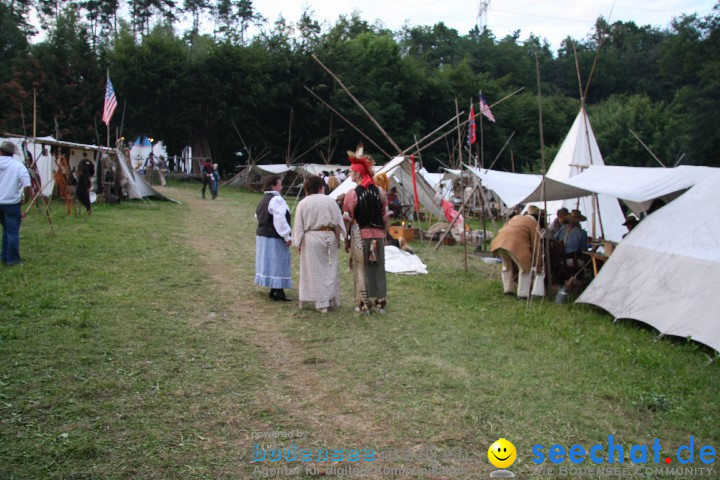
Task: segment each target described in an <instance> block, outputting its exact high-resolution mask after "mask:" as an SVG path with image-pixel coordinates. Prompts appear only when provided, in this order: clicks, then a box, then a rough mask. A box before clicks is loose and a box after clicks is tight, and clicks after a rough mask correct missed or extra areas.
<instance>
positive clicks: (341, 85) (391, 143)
mask: <svg viewBox="0 0 720 480" xmlns="http://www.w3.org/2000/svg"><path fill="white" fill-rule="evenodd" d="M312 58H313V59H314V60H315V61H316V62H317V63H318V64H319V65H320V66H321V67H322V68H323V70H325V71H326V72H327V73H329V74H330V76H331V77H333V78H334V79H335V81H336V82H338V85H340V87H341V88H342V89H343V90H344V91H345V93H347V94H348V96H349V97H350V98H351V99H352V100H353V101H354V102H355V104H356V105H357V106H358V107H360V110H362V111H363V112H364V113H365V115H367V117H368V118H369V119H370V121H371V122H372V123H373V124H374V125H375V126H376V127H377V129H378V130H380V133H382V134H383V135H384V136H385V138H386V139H387V141H388V142H390V145H392V146H393V147H394V148H395V149H396V151H397V153H398V154H399V153H400V152H402V148H400V147H399V146H398V144H397V143H395V140H393V139H392V138H391V137H390V135H388V133H387V132H386V131H385V129H383V128H382V127H381V126H380V124H379V123H378V121H377V120H375V118H374V117H373V116H372V115H370V112H368V111H367V109H366V108H365V107H364V106H363V104H362V103H360V101H359V100H358V99H357V98H355V96H354V95H353V94H352V93H351V92H350V90H349V89H348V88H347V87H346V86H345V84H344V83H343V82H342V80H340V78H338V76H337V75H335V74H334V73H333V71H332V70H330V69H329V68H328V67H326V66H325V64H324V63H322V62H321V61H320V59H319V58H318V57H317V56H316V55H315V54H314V53H313V54H312Z"/></svg>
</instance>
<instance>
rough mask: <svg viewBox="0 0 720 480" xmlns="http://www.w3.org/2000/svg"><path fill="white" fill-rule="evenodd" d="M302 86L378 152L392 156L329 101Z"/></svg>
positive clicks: (388, 156)
mask: <svg viewBox="0 0 720 480" xmlns="http://www.w3.org/2000/svg"><path fill="white" fill-rule="evenodd" d="M304 88H305V90H307V91H308V92H309V93H310V95H312V96H313V97H315V98H316V99H317V100H318V101H320V102H321V103H322V104H323V105H325V106H326V107H327V108H328V109H330V111H331V112H333V113H334V114H335V115H337V116H338V117H340V118H341V119H342V120H344V121H345V123H347V124H348V125H350V126H351V127H352V128H354V129H355V131H357V132H358V133H359V134H360V135H362V136H363V138H365V140H367V141H368V142H370V143H372V144H373V145H374V146H375V148H377V149H378V150H379V151H380V152H382V154H383V155H385V156H386V157H387V158H392V155H390V154H389V153H387V152H386V151H385V150H383V149H382V147H380V145H378V144H377V143H375V142H374V141H373V139H371V138H370V137H368V136H367V135H366V134H365V132H363V131H362V130H360V129H359V128H358V127H356V126H355V125H354V124H353V123H352V122H351V121H350V120H348V119H347V118H346V117H345V116H343V115H342V114H341V113H340V112H338V111H337V110H335V109H334V108H333V107H332V106H331V105H330V104H329V103H327V102H326V101H325V100H323V99H322V98H320V97H319V96H318V95H317V94H316V93H315V92H313V91H312V90H310V89H309V88H308V87H307V86H304Z"/></svg>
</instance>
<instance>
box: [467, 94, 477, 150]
mask: <svg viewBox="0 0 720 480" xmlns="http://www.w3.org/2000/svg"><path fill="white" fill-rule="evenodd" d="M475 142H477V134H476V132H475V105H474V104H472V103H471V104H470V124H469V125H468V145H472V144H473V143H475Z"/></svg>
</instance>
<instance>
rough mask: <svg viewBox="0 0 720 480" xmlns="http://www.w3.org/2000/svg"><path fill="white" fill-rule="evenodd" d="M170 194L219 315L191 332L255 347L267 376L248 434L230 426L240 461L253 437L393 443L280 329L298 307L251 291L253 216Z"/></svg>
mask: <svg viewBox="0 0 720 480" xmlns="http://www.w3.org/2000/svg"><path fill="white" fill-rule="evenodd" d="M172 196H173V197H175V198H178V199H179V200H181V201H182V202H183V203H184V204H186V205H187V207H188V213H187V215H186V216H185V219H186V228H187V230H186V233H184V234H183V235H182V241H184V242H187V243H188V244H189V245H191V246H192V247H193V248H194V249H195V250H196V251H197V252H198V255H200V256H201V257H202V263H203V264H204V266H205V268H204V270H205V272H203V274H206V275H207V280H208V282H207V284H206V287H204V289H203V290H204V291H205V292H206V294H207V298H212V299H213V300H212V303H217V304H218V306H219V308H220V309H221V312H218V313H216V314H215V315H211V313H210V312H208V313H206V314H205V315H203V314H200V315H198V317H197V318H198V320H197V321H196V322H195V323H196V327H197V328H213V329H214V330H215V334H216V335H218V336H219V337H220V338H222V337H226V338H233V337H236V336H242V337H243V338H244V340H245V341H246V342H247V343H249V344H250V345H253V346H254V347H256V348H257V349H258V351H259V354H260V363H261V365H262V366H263V370H264V371H265V372H266V373H267V374H268V378H269V381H268V383H267V384H266V385H263V387H262V388H261V389H259V390H258V391H257V392H255V396H256V398H255V402H254V404H255V405H256V408H257V411H256V412H255V417H256V418H254V419H251V420H250V422H251V425H250V428H248V427H247V426H240V425H236V426H235V427H236V428H237V433H238V439H239V441H238V444H237V447H238V448H240V449H242V451H243V452H247V454H246V455H243V457H244V458H247V459H248V460H249V456H250V452H251V447H252V444H253V443H256V442H257V440H253V439H252V438H251V432H252V431H284V430H287V429H296V430H298V429H299V430H301V431H304V432H309V435H308V437H307V440H305V441H304V442H303V446H314V447H326V448H331V447H342V446H345V447H352V446H354V447H357V448H361V447H367V446H371V445H372V446H375V447H382V446H388V445H392V444H393V435H392V432H389V431H388V426H387V425H381V424H379V423H377V422H376V421H375V420H374V419H375V418H377V415H375V414H374V407H373V404H372V403H371V402H370V400H369V397H363V396H362V395H357V394H356V392H349V391H346V390H344V389H338V388H337V386H335V385H333V384H332V383H330V382H329V379H330V378H331V377H332V376H328V375H324V372H326V371H327V369H330V370H337V369H338V368H340V367H341V366H339V365H334V364H329V363H328V361H327V359H325V358H323V357H322V354H321V353H320V354H318V353H315V350H314V349H313V350H311V349H308V348H307V345H306V343H305V342H304V341H302V340H300V339H298V338H291V337H290V336H288V334H287V333H285V330H286V325H285V323H286V322H287V321H289V320H291V319H292V317H294V316H298V315H302V313H300V312H299V311H298V308H297V306H298V304H297V302H287V303H285V302H271V301H270V300H269V299H268V298H267V289H262V288H258V287H254V286H253V277H254V259H255V243H254V228H255V220H254V218H253V212H252V211H249V209H248V208H247V207H244V208H243V207H242V206H238V205H237V204H235V203H234V202H232V200H225V199H223V198H222V197H219V198H218V199H217V200H215V201H212V200H202V199H201V198H200V196H199V195H198V194H197V193H195V192H190V191H188V190H177V191H173V193H172ZM258 199H259V197H258ZM293 255H294V253H293ZM294 293H295V292H292V293H291V295H292V294H294ZM203 298H205V295H203ZM202 304H203V302H202V301H201V303H200V304H199V305H198V306H199V307H200V308H199V309H200V310H202V309H203V307H202ZM317 321H322V319H321V318H318V319H317ZM243 427H245V428H243ZM298 446H300V445H298ZM397 478H401V477H397Z"/></svg>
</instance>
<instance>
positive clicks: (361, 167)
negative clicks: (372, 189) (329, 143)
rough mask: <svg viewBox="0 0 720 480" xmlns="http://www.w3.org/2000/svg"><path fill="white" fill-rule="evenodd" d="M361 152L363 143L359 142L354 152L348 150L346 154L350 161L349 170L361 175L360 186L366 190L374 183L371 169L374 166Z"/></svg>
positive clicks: (371, 160) (367, 156) (368, 157)
mask: <svg viewBox="0 0 720 480" xmlns="http://www.w3.org/2000/svg"><path fill="white" fill-rule="evenodd" d="M363 150H364V147H363V143H362V142H360V143H358V146H357V149H356V150H355V151H354V152H352V151H350V150H348V152H347V153H348V160H350V170H353V171H355V172H358V173H360V175H362V179H361V180H360V185H362V186H363V187H364V188H367V187H369V186H370V185H372V184H374V183H375V182H373V178H372V167H373V166H374V165H375V162H374V161H373V159H372V158H370V156H369V155H364V152H363Z"/></svg>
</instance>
